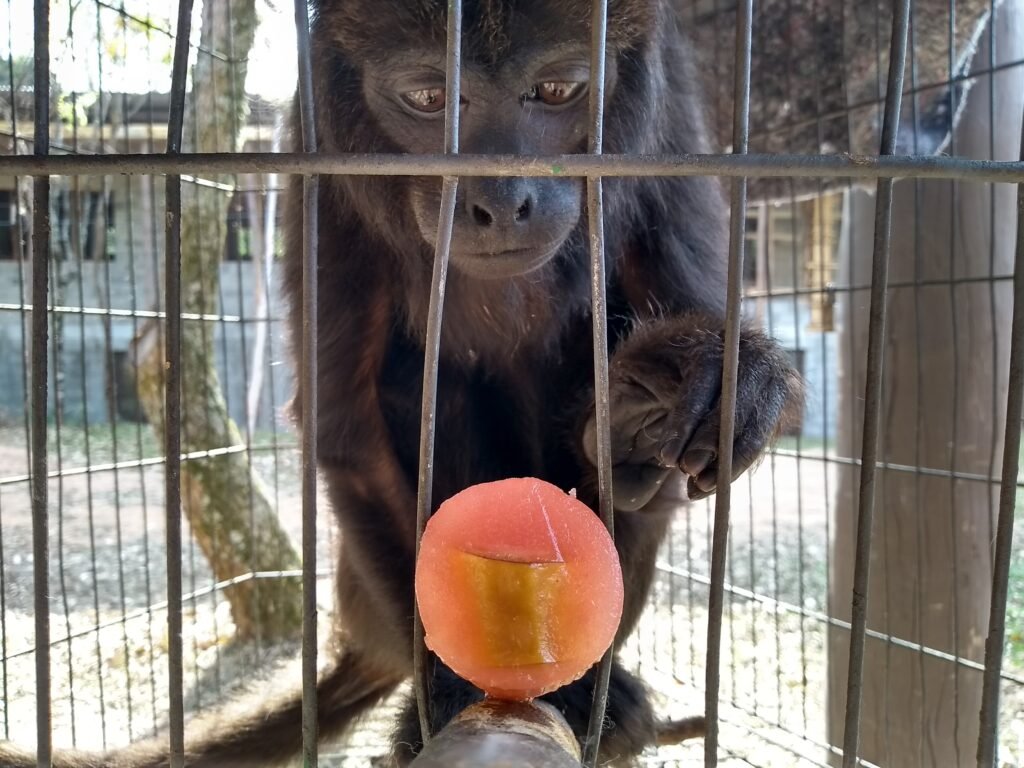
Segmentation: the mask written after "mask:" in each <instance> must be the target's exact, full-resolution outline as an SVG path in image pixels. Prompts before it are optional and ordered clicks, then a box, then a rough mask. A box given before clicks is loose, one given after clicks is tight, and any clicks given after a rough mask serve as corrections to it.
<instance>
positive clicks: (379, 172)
mask: <svg viewBox="0 0 1024 768" xmlns="http://www.w3.org/2000/svg"><path fill="white" fill-rule="evenodd" d="M204 172H205V173H226V174H231V173H279V174H299V175H307V176H308V175H310V174H330V175H348V176H453V175H454V176H557V177H575V176H584V177H597V176H602V177H604V176H721V177H725V178H733V177H736V176H747V177H751V178H755V177H756V178H763V177H776V178H796V177H800V178H819V179H830V178H836V177H841V178H844V179H896V178H903V177H910V178H916V179H951V180H953V179H956V180H960V181H988V182H998V183H1006V184H1018V183H1020V182H1021V181H1024V162H1022V161H1019V160H1018V161H1012V162H1011V161H997V160H972V159H970V158H966V157H933V156H916V157H915V156H907V155H900V156H895V155H891V156H881V157H880V156H877V155H850V154H836V155H775V154H755V153H751V154H746V155H736V154H717V153H708V154H690V155H651V156H645V155H613V154H606V155H476V154H461V155H444V154H426V155H414V154H409V155H395V154H384V153H381V154H365V153H358V152H353V153H345V154H338V155H329V154H324V153H317V154H316V155H310V154H305V153H301V152H299V153H295V152H246V153H244V154H238V155H233V154H229V153H225V152H195V153H188V154H182V155H176V156H174V157H169V156H166V155H163V156H161V155H143V154H138V155H50V156H47V157H45V158H42V157H39V156H35V155H4V156H3V157H0V173H2V174H7V175H11V176H47V175H53V176H89V175H101V174H138V175H151V174H168V173H175V174H185V173H190V174H196V173H204Z"/></svg>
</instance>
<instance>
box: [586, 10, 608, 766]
mask: <svg viewBox="0 0 1024 768" xmlns="http://www.w3.org/2000/svg"><path fill="white" fill-rule="evenodd" d="M590 34H591V37H590V94H589V97H590V103H589V105H588V106H589V111H590V128H589V135H588V137H587V151H588V152H589V153H590V155H592V156H597V155H600V154H601V152H602V150H603V148H604V100H605V65H606V60H605V57H606V51H605V48H606V45H607V39H608V0H594V2H593V6H592V8H591V17H590ZM587 231H588V233H589V236H590V297H591V298H590V316H591V326H592V330H593V339H594V417H595V422H596V430H597V488H598V511H599V514H600V516H601V521H602V522H603V523H604V524H605V527H606V528H607V529H608V532H609V533H610V534H611V535H612V536H614V535H615V509H614V505H613V497H612V443H611V431H610V424H611V404H610V396H609V393H608V387H609V383H608V300H607V295H606V294H607V284H606V277H605V253H604V247H605V246H604V195H603V187H602V183H601V178H600V177H599V176H598V177H591V178H588V179H587ZM614 655H615V649H614V646H613V647H610V648H609V649H608V650H607V651H605V654H604V656H603V657H602V658H601V662H600V664H599V665H598V668H597V675H596V678H595V680H594V696H593V700H592V702H591V707H590V721H589V722H588V724H587V736H586V740H585V741H584V743H583V764H584V765H585V766H587V768H595V767H596V766H597V758H598V751H599V749H600V746H601V731H602V730H603V728H604V715H605V710H606V709H607V708H608V683H609V681H610V679H611V671H612V658H613V657H614Z"/></svg>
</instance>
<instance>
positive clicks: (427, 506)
mask: <svg viewBox="0 0 1024 768" xmlns="http://www.w3.org/2000/svg"><path fill="white" fill-rule="evenodd" d="M461 79H462V0H448V40H447V48H446V61H445V105H444V151H445V154H448V155H457V154H458V153H459V107H460V105H461V103H462V88H461ZM458 184H459V180H458V177H455V176H445V177H444V181H443V182H442V187H441V211H440V213H439V218H438V223H437V240H436V242H435V243H434V270H433V274H432V276H431V281H430V307H429V309H428V311H427V335H426V339H425V340H424V353H423V402H422V409H421V419H420V454H419V477H418V483H417V488H416V556H417V557H419V553H420V539H421V537H422V536H423V531H424V529H425V528H426V526H427V520H428V519H429V518H430V514H431V511H432V508H433V490H434V488H433V486H434V433H435V430H436V427H437V424H436V416H437V369H438V362H439V358H440V354H441V319H442V314H443V312H444V290H445V284H446V282H447V280H448V257H449V255H450V253H451V245H452V229H453V228H454V225H455V195H456V193H457V192H458ZM412 664H413V687H414V690H415V695H416V709H417V712H418V714H419V720H420V735H421V738H422V740H423V744H424V745H426V743H427V742H428V741H429V740H430V737H431V725H430V723H431V717H430V671H429V666H428V664H427V646H426V644H425V642H424V636H423V622H422V620H421V618H420V611H419V606H417V605H416V604H415V600H414V601H413V639H412Z"/></svg>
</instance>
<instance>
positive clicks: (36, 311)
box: [31, 0, 53, 768]
mask: <svg viewBox="0 0 1024 768" xmlns="http://www.w3.org/2000/svg"><path fill="white" fill-rule="evenodd" d="M34 12H35V16H34V27H35V49H34V57H35V137H34V138H35V154H36V155H37V156H39V157H44V156H46V155H48V154H49V152H50V3H49V0H36V3H35V9H34ZM49 277H50V178H49V177H48V176H36V177H35V178H34V179H33V180H32V402H31V405H32V440H31V445H32V554H33V588H34V590H35V614H36V615H35V620H36V621H35V646H36V764H37V765H38V766H39V767H40V768H49V765H50V762H51V759H52V756H53V754H52V753H53V742H52V734H51V728H50V583H49V570H50V542H49V538H48V532H49V523H50V521H49V509H48V508H47V504H48V499H47V487H46V485H47V480H48V478H47V456H46V402H47V383H48V381H47V379H48V376H49V371H48V370H47V360H46V347H47V340H48V339H47V325H46V324H47V317H46V303H47V288H48V282H49Z"/></svg>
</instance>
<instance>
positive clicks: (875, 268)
mask: <svg viewBox="0 0 1024 768" xmlns="http://www.w3.org/2000/svg"><path fill="white" fill-rule="evenodd" d="M909 27H910V0H894V2H893V17H892V42H891V45H890V49H889V76H888V82H887V85H886V96H885V114H884V117H883V122H882V141H881V152H880V154H882V155H892V154H893V152H894V151H895V148H896V134H897V131H898V129H899V117H900V105H901V102H902V96H903V74H904V63H905V60H906V56H907V36H908V30H909ZM892 186H893V180H892V179H880V180H879V182H878V192H877V195H876V197H875V241H874V252H873V255H872V258H871V306H870V310H869V314H868V359H867V377H866V378H867V381H866V384H865V392H864V436H863V444H862V446H861V471H860V489H859V508H858V512H857V550H856V556H855V560H854V569H853V600H852V612H851V621H850V624H851V627H852V629H851V631H850V660H849V672H848V676H847V685H846V722H845V730H844V733H843V768H855V766H856V764H857V749H858V742H859V739H860V714H861V691H862V687H863V684H864V638H865V632H866V630H867V617H868V613H867V608H868V576H869V569H870V564H871V524H872V518H873V516H874V508H875V462H876V460H877V458H878V430H879V417H880V414H881V405H882V375H883V367H884V362H885V354H884V353H885V316H886V306H885V302H886V297H887V293H888V277H889V245H890V234H891V224H892Z"/></svg>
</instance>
